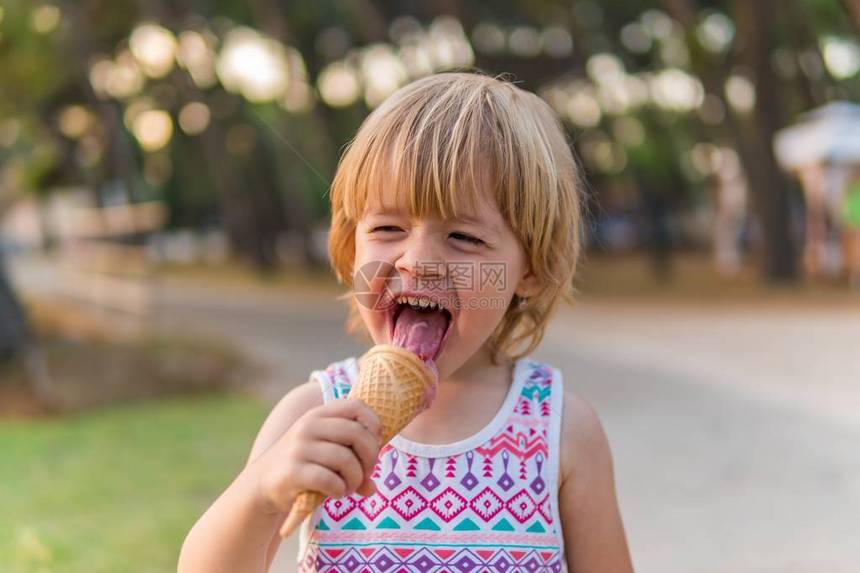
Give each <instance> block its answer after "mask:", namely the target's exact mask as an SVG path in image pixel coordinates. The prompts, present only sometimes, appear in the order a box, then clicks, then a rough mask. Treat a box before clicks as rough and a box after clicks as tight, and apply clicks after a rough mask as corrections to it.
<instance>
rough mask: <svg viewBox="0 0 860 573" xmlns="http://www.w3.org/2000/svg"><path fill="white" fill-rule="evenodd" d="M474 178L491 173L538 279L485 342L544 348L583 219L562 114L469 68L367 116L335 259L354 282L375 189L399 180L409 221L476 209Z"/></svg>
mask: <svg viewBox="0 0 860 573" xmlns="http://www.w3.org/2000/svg"><path fill="white" fill-rule="evenodd" d="M479 174H480V175H484V176H485V177H487V178H488V179H489V180H490V182H491V188H492V189H491V194H492V196H493V197H494V199H495V201H496V204H497V206H498V208H499V211H500V212H501V213H502V216H503V218H504V219H505V220H506V221H507V223H508V224H509V225H510V227H511V229H512V230H513V232H514V234H515V235H516V236H517V238H518V239H519V241H520V243H521V244H522V245H523V247H524V250H525V253H526V260H527V263H528V264H529V265H530V268H531V270H532V271H533V272H534V273H535V274H536V275H537V277H538V282H539V285H540V287H539V290H538V292H537V294H535V295H534V296H532V297H529V298H528V299H527V300H526V302H525V303H524V304H518V302H519V301H518V300H516V299H517V298H518V297H516V296H515V297H514V299H515V300H514V303H513V304H511V305H510V306H509V308H508V309H507V311H506V312H505V315H504V317H503V319H502V320H501V322H500V323H499V325H498V327H497V328H496V330H495V331H494V333H493V334H492V335H491V337H490V339H489V342H490V347H491V349H492V351H493V352H492V353H493V360H497V354H498V353H504V354H506V355H508V356H509V357H512V358H518V357H521V356H525V355H527V354H528V353H530V352H531V351H533V350H534V349H535V348H536V347H537V345H538V344H539V343H540V341H541V339H542V338H543V335H544V331H545V328H546V324H547V321H548V319H549V317H550V315H551V314H552V312H553V310H554V308H555V306H556V305H557V303H558V301H559V300H560V299H564V300H566V301H567V302H568V303H571V304H572V303H573V301H574V299H573V284H572V279H573V275H574V272H575V270H576V263H577V259H578V257H579V252H580V232H581V226H582V223H581V214H580V198H579V189H580V186H581V185H580V178H579V169H578V167H577V164H576V161H575V159H574V157H573V154H572V153H571V151H570V147H569V144H568V141H567V138H566V136H565V133H564V130H563V128H562V126H561V123H560V121H559V120H558V117H557V116H556V115H555V113H554V112H553V111H552V109H551V108H550V107H549V105H547V103H546V102H544V101H543V100H542V99H541V98H539V97H538V96H537V95H535V94H533V93H531V92H527V91H525V90H522V89H520V88H518V87H516V86H514V85H513V84H512V83H510V82H508V81H505V80H502V79H499V78H492V77H489V76H487V75H485V74H483V73H466V72H448V73H440V74H436V75H431V76H428V77H425V78H422V79H419V80H417V81H415V82H413V83H411V84H408V85H406V86H404V87H403V88H401V89H400V90H398V91H397V92H395V93H394V94H392V95H391V96H390V97H389V98H388V99H386V100H385V101H384V102H383V103H382V104H381V105H380V106H379V107H378V108H377V109H376V110H374V111H373V112H372V113H371V114H370V115H369V116H368V117H367V118H366V119H365V121H364V123H363V124H362V125H361V128H360V129H359V130H358V133H357V134H356V136H355V137H354V138H353V140H352V141H351V142H350V143H349V144H348V146H347V149H346V151H345V153H344V154H343V156H342V157H341V160H340V162H339V164H338V168H337V172H336V174H335V177H334V181H333V182H332V186H331V216H332V221H331V230H330V233H329V255H330V258H331V264H332V268H333V269H334V272H335V274H336V275H337V278H338V280H339V281H340V282H341V283H342V284H345V285H347V286H349V287H350V289H351V288H352V279H353V273H354V269H353V264H354V261H355V229H356V225H357V222H358V220H359V219H360V218H361V217H362V215H363V213H364V208H365V205H366V203H367V200H368V196H369V195H370V194H371V193H374V192H377V193H378V192H379V190H380V189H382V188H383V186H384V185H393V186H394V189H396V190H397V193H402V192H405V193H406V194H407V199H408V201H407V202H408V207H409V211H410V215H411V216H412V217H424V216H428V215H434V216H441V217H442V218H448V217H450V216H456V214H458V213H459V208H460V205H461V203H460V201H461V200H464V199H465V200H466V201H468V202H469V203H470V204H471V205H475V204H476V201H477V197H478V194H479V193H480V191H479V189H481V187H480V186H478V184H477V182H478V181H480V180H481V179H480V178H479V177H478V175H479ZM466 175H468V177H466ZM345 297H350V298H351V299H352V300H351V303H350V304H351V306H350V318H349V321H348V323H347V328H348V330H349V331H350V332H356V331H364V328H363V327H364V325H363V322H362V320H361V316H360V314H359V313H358V308H357V306H356V302H355V300H354V297H352V296H351V292H350V293H348V294H346V295H344V298H345ZM364 332H365V333H366V331H364ZM518 348H519V350H517V349H518Z"/></svg>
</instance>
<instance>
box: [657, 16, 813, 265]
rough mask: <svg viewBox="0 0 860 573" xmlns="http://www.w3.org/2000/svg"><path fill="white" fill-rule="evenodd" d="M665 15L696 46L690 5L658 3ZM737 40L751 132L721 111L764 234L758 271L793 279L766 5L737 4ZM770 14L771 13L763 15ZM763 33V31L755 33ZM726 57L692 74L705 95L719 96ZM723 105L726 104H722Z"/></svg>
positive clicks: (728, 109) (770, 23) (728, 69)
mask: <svg viewBox="0 0 860 573" xmlns="http://www.w3.org/2000/svg"><path fill="white" fill-rule="evenodd" d="M661 4H662V5H663V7H664V8H665V9H666V11H667V12H669V14H670V15H671V16H672V17H673V18H675V19H676V20H678V21H679V22H680V23H681V25H682V26H683V27H684V29H685V30H686V32H687V37H688V38H689V39H690V41H695V39H694V38H695V29H696V25H697V19H696V14H697V13H698V6H697V5H696V3H695V2H694V0H661ZM735 7H736V10H735V12H736V18H735V19H736V21H737V25H738V35H739V36H740V39H741V41H742V42H744V51H743V54H742V55H743V56H745V59H746V60H747V62H746V63H747V65H748V66H749V67H750V68H751V69H752V70H753V72H754V74H755V76H756V77H755V84H756V88H757V90H758V94H757V98H756V108H755V110H754V112H753V114H752V118H751V129H748V127H750V126H747V125H744V124H743V123H742V122H741V121H740V119H739V118H738V117H737V116H735V114H734V113H733V112H732V109H731V107H730V106H728V105H725V107H726V128H727V129H728V131H729V133H730V135H731V137H732V139H733V140H734V144H735V147H736V148H737V151H738V156H739V157H740V158H741V162H742V164H743V167H744V171H745V173H746V175H747V180H748V181H749V187H750V189H749V192H750V196H751V197H752V198H753V204H754V208H755V211H756V213H757V215H758V217H759V220H760V221H761V224H762V229H763V231H764V232H763V247H764V260H763V271H764V275H765V277H766V278H767V280H769V281H773V282H779V281H785V280H791V279H794V278H795V277H796V269H795V261H794V247H793V245H792V242H791V236H790V229H789V210H788V184H787V182H786V180H785V177H784V176H783V174H782V172H781V171H780V169H779V166H778V165H777V163H776V158H775V157H774V154H773V148H772V146H771V142H772V141H773V134H774V132H775V131H776V130H777V128H778V127H779V123H780V118H781V117H782V116H781V110H782V105H781V101H780V99H779V97H778V95H777V92H776V88H775V85H776V83H777V79H776V78H775V77H773V72H772V70H771V67H770V54H771V53H772V48H773V46H772V44H773V36H772V33H773V32H772V29H770V28H769V26H770V27H771V28H772V26H773V21H772V18H768V17H766V16H767V15H768V14H773V13H775V12H774V11H773V10H775V9H776V6H775V5H772V1H771V0H757V1H755V2H749V1H747V0H736V2H735ZM768 9H771V10H772V11H771V12H768ZM759 28H762V29H763V31H760V30H759ZM731 66H732V62H731V61H729V59H728V58H725V59H722V60H714V61H713V62H708V63H703V64H702V65H701V66H700V67H699V69H697V70H696V72H697V74H698V75H699V76H700V77H701V78H702V82H703V84H704V87H705V91H706V92H707V93H709V94H711V95H713V96H716V97H718V98H720V100H721V101H723V102H725V100H724V98H723V97H722V93H723V87H724V86H725V84H726V80H727V79H728V78H729V75H730V73H731ZM724 104H725V103H724Z"/></svg>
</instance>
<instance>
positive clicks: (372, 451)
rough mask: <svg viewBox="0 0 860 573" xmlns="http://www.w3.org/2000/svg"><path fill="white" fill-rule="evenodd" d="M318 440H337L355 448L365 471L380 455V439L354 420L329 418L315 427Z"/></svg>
mask: <svg viewBox="0 0 860 573" xmlns="http://www.w3.org/2000/svg"><path fill="white" fill-rule="evenodd" d="M313 437H314V438H315V439H317V440H324V441H328V442H335V443H338V444H341V445H344V446H347V447H350V448H352V449H353V451H354V452H355V454H356V455H357V456H358V459H359V460H360V461H361V466H362V467H363V468H364V471H365V472H369V471H370V470H371V468H373V465H374V464H375V463H376V459H377V456H378V455H379V448H380V447H381V446H380V444H379V440H378V439H377V438H376V437H375V436H373V435H371V434H370V433H369V432H368V431H367V430H365V428H364V426H362V425H361V424H359V423H358V422H356V421H354V420H346V419H343V418H327V419H326V421H325V422H324V423H323V424H319V425H318V426H317V427H315V428H314V433H313Z"/></svg>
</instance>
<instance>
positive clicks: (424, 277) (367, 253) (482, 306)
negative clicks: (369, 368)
mask: <svg viewBox="0 0 860 573" xmlns="http://www.w3.org/2000/svg"><path fill="white" fill-rule="evenodd" d="M381 195H382V196H381V197H380V198H379V200H376V201H372V200H369V201H368V204H367V208H366V210H365V214H364V216H363V217H362V218H361V219H360V220H359V221H358V224H357V226H356V230H355V266H354V268H355V271H356V281H355V288H356V295H357V296H356V299H357V302H358V307H359V311H360V313H361V317H362V319H363V320H364V324H365V325H366V327H367V329H368V331H369V332H370V334H371V336H372V338H373V340H374V343H376V344H392V343H394V339H395V333H397V332H398V331H397V330H396V329H395V324H396V321H397V320H401V319H402V317H403V316H407V317H408V316H410V315H409V313H404V311H403V309H402V308H401V307H402V306H403V305H399V304H397V303H396V299H397V298H398V295H401V294H402V293H407V292H413V293H417V294H420V295H426V296H428V297H429V298H430V299H431V300H434V301H437V302H440V303H441V304H442V306H443V307H444V308H445V309H447V311H448V312H449V313H450V321H441V320H437V323H441V324H443V325H444V324H447V327H445V326H443V327H442V328H441V331H442V332H444V336H443V337H442V339H441V340H442V342H441V346H440V347H439V348H438V350H436V349H435V346H434V345H432V344H431V345H430V347H429V348H430V350H429V352H430V354H432V356H430V358H433V360H434V362H435V363H436V366H437V368H438V370H439V376H440V378H446V377H448V376H450V375H451V374H452V373H454V372H456V371H457V370H458V369H459V368H460V367H461V366H463V365H464V364H466V363H467V361H469V360H470V359H471V358H472V357H473V356H475V354H476V352H477V351H479V350H482V349H483V350H486V347H485V343H486V341H487V340H488V338H489V337H490V335H491V334H492V333H493V331H494V330H495V328H496V326H497V325H498V324H499V322H500V321H501V320H502V317H503V316H504V314H505V312H506V310H507V308H508V306H509V305H510V303H511V299H512V298H513V296H514V294H515V293H516V294H519V295H521V296H528V295H529V294H530V292H529V290H530V289H532V288H533V284H534V278H533V276H532V275H531V273H528V272H527V265H526V257H525V251H524V249H523V247H522V245H521V244H520V241H519V239H518V238H517V237H516V235H515V234H514V232H513V231H512V230H511V228H510V227H509V226H508V224H507V222H506V221H505V220H504V219H503V218H502V214H501V213H500V211H499V209H498V207H497V206H496V204H495V201H494V200H493V199H492V198H491V197H490V196H489V194H488V193H483V195H482V196H481V201H480V204H479V205H476V207H477V208H476V209H475V210H471V209H468V208H467V207H464V208H463V212H462V213H460V215H459V217H458V218H456V219H447V220H444V219H440V218H429V217H428V218H420V219H413V218H411V217H410V215H409V211H408V209H407V208H406V205H405V204H400V205H397V204H395V197H394V195H395V194H394V192H393V191H383V192H382V193H381ZM392 299H394V300H392ZM442 315H445V313H444V312H443V313H442ZM411 316H412V317H413V318H415V317H418V318H419V319H420V318H421V317H422V316H421V315H420V314H415V313H413V314H412V315H411ZM406 323H407V320H406V319H402V324H401V328H404V324H406ZM397 336H399V340H400V341H402V340H403V336H402V335H401V334H398V335H397ZM437 338H438V337H437ZM482 356H483V357H484V358H486V357H488V356H489V355H488V354H486V355H477V356H476V359H478V360H480V357H482ZM422 358H427V357H426V356H422ZM470 364H472V365H477V364H475V363H474V362H472V363H470Z"/></svg>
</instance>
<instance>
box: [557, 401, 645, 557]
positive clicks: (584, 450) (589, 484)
mask: <svg viewBox="0 0 860 573" xmlns="http://www.w3.org/2000/svg"><path fill="white" fill-rule="evenodd" d="M558 497H559V513H560V514H561V515H560V516H561V522H562V531H563V533H564V550H565V553H566V555H567V564H568V569H569V570H570V571H571V573H591V572H600V573H632V571H633V564H632V563H631V560H630V551H629V549H628V548H627V539H626V536H625V534H624V525H623V524H622V522H621V514H620V511H619V509H618V500H617V499H616V495H615V479H614V477H613V469H612V454H611V453H610V451H609V442H608V441H607V439H606V434H605V433H604V431H603V426H602V425H601V424H600V420H599V419H598V417H597V414H596V413H595V412H594V410H593V409H592V408H591V406H589V405H588V404H587V403H586V402H585V401H584V400H583V399H582V398H580V397H579V396H577V395H576V394H574V393H572V392H565V395H564V409H563V416H562V428H561V481H560V486H559V496H558Z"/></svg>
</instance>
